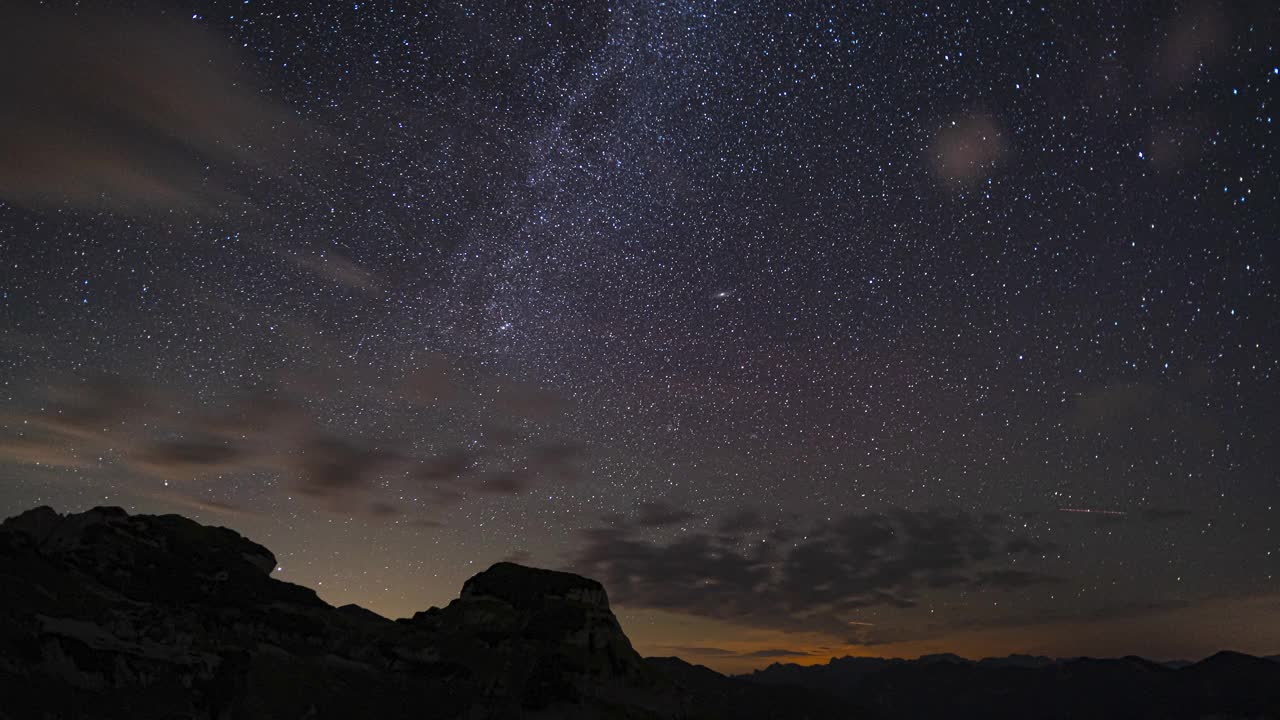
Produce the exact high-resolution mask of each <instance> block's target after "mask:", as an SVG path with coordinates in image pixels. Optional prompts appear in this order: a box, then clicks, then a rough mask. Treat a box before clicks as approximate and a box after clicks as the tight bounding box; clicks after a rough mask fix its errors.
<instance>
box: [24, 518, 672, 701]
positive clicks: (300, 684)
mask: <svg viewBox="0 0 1280 720" xmlns="http://www.w3.org/2000/svg"><path fill="white" fill-rule="evenodd" d="M275 566H276V561H275V557H274V556H273V555H272V554H271V553H270V551H268V550H267V549H266V548H264V547H262V546H260V545H258V544H256V543H253V542H251V541H249V540H247V539H245V538H243V537H241V536H240V535H239V534H237V533H235V532H233V531H231V530H228V529H225V528H218V527H207V526H203V525H200V524H198V523H195V522H193V521H191V520H188V519H186V518H183V517H180V516H177V515H163V516H150V515H132V516H131V515H129V514H128V513H126V512H125V511H123V510H121V509H119V508H95V509H93V510H89V511H87V512H83V513H78V514H70V515H59V514H58V513H56V512H54V511H53V510H51V509H49V508H44V507H42V508H36V509H35V510H31V511H29V512H26V513H23V514H22V515H19V516H17V517H14V518H10V519H9V520H6V521H5V522H4V523H2V524H0V718H4V717H6V715H5V714H6V713H8V716H11V717H42V718H68V719H70V718H90V717H92V718H150V717H156V718H161V717H163V718H210V719H213V718H218V719H222V718H294V717H313V718H330V717H331V718H352V717H378V718H424V717H426V718H515V717H537V716H545V717H581V718H594V717H627V718H658V717H672V716H673V715H672V710H671V709H672V708H676V707H678V706H679V703H678V701H677V700H676V699H675V698H673V697H672V692H673V686H672V685H671V684H670V682H669V681H668V680H667V679H666V678H665V676H663V675H662V673H660V672H658V671H656V670H654V669H653V668H651V667H649V666H648V665H646V664H645V663H644V662H643V660H641V658H640V656H639V655H637V654H636V652H635V650H634V649H632V647H631V643H630V641H629V640H628V639H627V637H626V635H625V634H624V633H623V632H622V628H621V627H620V626H619V624H618V621H617V619H616V618H615V617H614V615H613V613H612V612H611V611H610V609H609V602H608V598H607V596H606V594H605V591H604V588H603V587H601V586H600V584H599V583H596V582H595V581H592V580H588V579H586V578H582V577H579V576H576V575H571V574H568V573H560V572H553V571H549V570H537V569H533V568H526V567H522V566H519V565H514V564H511V563H499V564H498V565H495V566H493V567H492V568H490V569H489V570H486V571H485V572H482V573H480V574H478V575H476V576H475V577H473V578H471V579H470V580H468V581H467V583H466V585H465V586H464V588H463V591H462V594H461V596H460V597H459V598H458V599H457V600H455V601H453V602H451V603H450V604H449V605H448V606H446V607H444V608H433V609H431V610H430V611H427V612H424V613H419V614H418V615H417V616H415V617H414V618H413V619H412V620H402V621H394V622H393V621H391V620H387V619H385V618H383V617H381V616H379V615H377V614H375V613H372V612H370V611H368V610H365V609H363V608H360V607H357V606H354V605H349V606H345V607H343V608H333V607H331V606H329V605H328V604H326V603H324V602H323V601H321V600H320V599H319V598H318V597H317V596H316V595H315V593H314V592H312V591H311V590H309V589H307V588H302V587H299V586H296V585H292V584H289V583H286V582H281V581H279V580H276V579H274V578H272V577H271V576H270V573H271V571H272V570H273V569H274V568H275Z"/></svg>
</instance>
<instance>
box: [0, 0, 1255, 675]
mask: <svg viewBox="0 0 1280 720" xmlns="http://www.w3.org/2000/svg"><path fill="white" fill-rule="evenodd" d="M783 5H784V4H783V3H751V2H739V3H735V2H719V3H717V2H682V1H678V0H675V1H669V2H650V1H636V2H628V1H626V0H617V1H615V2H598V3H597V2H592V3H581V4H579V3H573V4H569V3H546V4H543V3H496V2H495V3H489V2H477V3H474V4H456V3H447V2H446V3H438V2H406V1H403V0H401V1H398V2H391V1H390V0H370V1H368V2H346V3H303V2H283V1H275V0H235V1H234V2H233V1H229V0H228V1H220V0H217V1H215V0H208V1H197V2H185V3H177V2H168V3H161V4H152V3H126V2H115V3H98V2H93V3H70V2H65V3H64V2H57V3H37V2H34V1H33V0H23V1H21V2H8V3H5V5H4V7H3V9H0V98H3V104H0V328H3V336H2V339H0V515H3V516H9V515H12V514H16V513H18V512H20V511H22V510H24V509H27V508H29V507H32V506H35V505H39V504H48V505H52V506H53V507H55V508H57V509H59V510H61V511H70V510H82V509H85V508H88V507H92V506H94V505H120V506H123V507H125V508H126V509H129V510H130V511H136V512H180V513H183V514H186V515H189V516H191V517H193V518H196V519H198V520H200V521H202V522H206V523H213V524H220V525H227V526H229V527H232V528H235V529H237V530H239V531H240V532H242V533H243V534H245V535H247V536H249V537H251V538H252V539H254V540H257V541H258V542H261V543H263V544H265V545H267V546H268V547H270V548H271V549H272V550H274V551H275V552H276V554H277V556H278V559H279V563H280V568H279V569H278V570H277V572H276V576H277V577H279V578H281V579H284V580H288V581H292V582H296V583H300V584H303V585H307V586H310V587H313V588H315V589H316V590H317V591H318V592H319V593H320V595H321V597H323V598H325V599H326V600H328V601H329V602H332V603H335V604H342V603H347V602H357V603H359V604H361V605H364V606H366V607H369V608H371V609H373V610H375V611H377V612H380V613H382V614H385V615H388V616H392V617H398V616H405V615H409V614H412V613H413V612H414V611H416V610H421V609H425V608H427V607H429V606H431V605H441V604H444V603H446V602H447V601H448V600H449V599H451V598H452V597H455V596H456V594H457V592H458V590H459V588H460V587H461V584H462V582H463V581H464V580H465V579H466V578H467V577H469V576H470V575H472V574H474V573H476V572H478V571H479V570H481V569H483V568H484V567H487V566H488V564H490V563H492V562H495V561H498V560H500V559H514V560H517V561H519V562H524V563H527V564H533V565H539V566H544V567H553V568H559V569H569V570H573V571H576V572H579V573H582V574H586V575H589V576H592V577H595V578H597V579H599V580H601V581H602V582H604V583H605V585H606V588H607V589H608V591H609V593H610V597H611V599H612V601H613V604H614V605H615V607H616V608H617V610H618V612H619V615H620V617H621V619H622V622H623V626H624V629H625V630H626V631H627V632H628V634H629V635H630V636H631V638H632V640H633V642H635V644H636V645H637V647H638V649H639V650H640V651H641V652H642V653H645V654H650V655H671V654H677V655H681V656H682V657H685V658H686V659H688V660H691V661H693V662H700V663H705V664H709V665H711V666H712V667H716V668H720V669H726V670H742V669H746V668H751V667H759V666H762V665H765V664H768V663H770V662H774V661H778V660H782V661H795V662H825V661H826V659H827V658H829V657H831V656H832V655H844V654H857V655H866V654H871V655H886V656H892V655H899V656H906V657H914V656H916V655H919V654H921V653H927V652H956V653H959V654H963V655H968V656H976V657H981V656H984V655H996V654H1006V653H1010V652H1030V653H1041V654H1047V655H1056V656H1069V655H1078V654H1092V655H1121V654H1130V653H1132V654H1142V655H1147V656H1150V657H1156V658H1175V657H1186V658H1198V657H1200V656H1204V655H1207V654H1210V653H1212V652H1214V651H1216V650H1218V649H1223V648H1231V649H1236V650H1241V651H1246V652H1254V653H1275V652H1280V624H1277V623H1275V622H1274V618H1275V617H1277V616H1280V517H1278V515H1277V512H1278V510H1280V508H1278V507H1277V506H1280V448H1278V447H1277V430H1276V428H1278V427H1280V391H1278V385H1277V379H1278V378H1277V373H1278V372H1280V367H1278V363H1280V351H1278V347H1277V342H1278V341H1280V295H1278V289H1277V282H1276V281H1277V259H1278V258H1277V253H1280V237H1278V235H1280V212H1278V210H1280V198H1277V191H1278V189H1280V184H1278V183H1277V181H1276V175H1277V171H1280V162H1278V161H1277V141H1278V140H1280V138H1277V127H1280V126H1278V125H1277V124H1274V123H1273V122H1272V115H1273V113H1275V112H1277V110H1280V106H1277V101H1278V100H1280V48H1277V42H1280V10H1278V9H1277V7H1276V6H1275V5H1274V4H1273V3H1271V2H1255V3H1226V2H1223V3H1214V2H1206V3H1194V2H1186V3H1132V2H1110V1H1107V2H1096V3H1091V4H1075V3H1045V4H1039V5H1038V4H1035V3H1016V4H1013V3H1010V4H1007V5H1005V4H999V3H957V4H955V6H954V7H953V6H952V4H950V3H941V4H932V3H930V4H918V3H896V2H894V3H889V2H885V3H854V2H837V3H829V4H825V5H818V4H814V3H803V4H797V5H796V6H794V7H791V8H789V9H785V8H784V7H783ZM108 6H110V7H108Z"/></svg>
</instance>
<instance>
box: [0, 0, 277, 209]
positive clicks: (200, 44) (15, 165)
mask: <svg viewBox="0 0 1280 720" xmlns="http://www.w3.org/2000/svg"><path fill="white" fill-rule="evenodd" d="M11 5H12V6H11ZM4 12H5V18H4V22H3V23H0V97H4V99H5V101H4V103H3V104H0V198H2V199H5V200H9V201H12V202H16V203H20V204H25V205H31V206H36V207H44V206H54V207H57V206H62V205H64V204H69V205H71V206H73V207H87V208H100V207H107V208H110V209H113V210H120V211H125V212H129V213H133V212H138V211H148V210H160V209H171V208H179V209H194V210H200V209H207V208H209V207H211V206H213V205H215V204H217V203H219V202H224V201H226V200H228V199H231V198H232V195H231V193H230V192H229V191H227V190H226V188H225V187H220V186H218V185H217V184H216V183H215V184H211V183H210V182H209V176H210V172H211V171H213V172H215V173H218V174H222V175H225V174H226V173H227V172H228V171H229V170H230V168H231V166H233V165H240V166H247V167H254V168H261V167H262V166H263V165H264V164H265V163H268V162H271V158H274V157H278V156H279V155H280V154H281V152H282V148H281V146H280V140H281V138H282V137H284V136H286V135H287V134H288V133H289V132H291V131H292V130H296V123H294V122H293V120H292V119H291V114H290V113H289V112H288V111H287V110H285V109H284V107H283V106H282V105H280V104H278V103H277V102H275V101H272V100H268V99H266V97H265V96H263V95H261V94H259V93H258V92H256V91H254V90H253V83H252V82H251V78H250V77H249V74H248V73H247V72H245V71H244V70H243V69H242V63H241V62H240V59H239V58H238V57H236V56H235V55H234V54H233V53H231V52H230V51H229V50H228V49H227V48H226V46H225V45H224V44H223V43H222V42H221V41H218V40H216V39H214V38H213V37H212V36H210V35H208V34H206V33H204V32H202V31H201V30H199V29H197V28H196V27H195V26H194V25H193V24H192V23H182V22H178V21H176V20H174V19H172V18H173V16H172V15H169V16H167V17H166V16H164V15H161V14H153V15H152V16H150V18H149V19H137V18H130V19H127V20H126V19H124V18H121V17H117V16H114V15H108V14H105V13H101V12H96V11H91V10H82V11H81V13H80V14H78V15H74V16H73V15H67V14H63V12H61V11H51V10H49V9H48V8H47V7H44V8H41V7H35V5H34V3H29V2H16V3H12V4H6V8H5V11H4Z"/></svg>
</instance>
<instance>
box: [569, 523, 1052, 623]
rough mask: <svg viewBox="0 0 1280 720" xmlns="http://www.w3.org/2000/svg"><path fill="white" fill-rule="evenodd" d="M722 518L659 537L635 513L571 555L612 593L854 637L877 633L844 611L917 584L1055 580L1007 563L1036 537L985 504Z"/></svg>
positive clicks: (630, 600)
mask: <svg viewBox="0 0 1280 720" xmlns="http://www.w3.org/2000/svg"><path fill="white" fill-rule="evenodd" d="M739 525H740V523H739ZM726 526H729V527H733V526H735V524H734V523H721V528H720V529H719V530H717V531H703V530H698V531H693V532H689V533H686V534H683V535H681V536H680V537H678V538H676V539H675V540H672V541H670V542H660V541H655V540H651V539H648V537H647V536H646V534H645V533H644V530H645V529H646V526H645V525H644V524H643V523H641V522H637V523H636V524H629V523H618V524H615V525H614V526H611V527H595V528H591V529H587V530H584V531H583V532H582V544H581V545H580V547H579V549H578V550H577V552H576V554H575V555H574V556H573V557H572V560H571V562H570V567H571V568H572V569H573V570H574V571H575V572H580V573H582V574H585V575H588V576H590V577H595V578H597V579H599V580H600V581H601V582H603V583H604V584H605V586H606V587H607V588H609V593H610V597H611V598H612V599H613V600H614V601H615V602H617V603H618V604H619V605H624V606H627V607H631V608H637V609H656V610H666V611H672V612H678V613H684V614H688V615H695V616H700V617H707V618H715V619H718V620H723V621H727V622H731V623H735V624H739V625H745V626H751V627H760V628H781V629H785V630H791V631H814V632H821V633H826V634H829V635H834V636H837V637H840V638H841V639H845V640H848V641H850V642H860V643H866V642H872V641H878V635H879V634H880V631H878V630H874V629H872V628H871V627H870V626H868V625H865V624H860V623H858V624H854V623H851V621H853V620H854V618H855V616H856V615H857V612H858V611H862V610H867V609H870V608H877V607H888V608H898V609H904V608H912V607H915V606H916V604H917V603H918V602H919V600H920V598H921V596H922V595H923V594H924V593H925V592H927V591H939V590H946V589H955V590H966V591H979V590H1009V589H1018V588H1025V587H1028V586H1031V585H1038V584H1041V583H1046V582H1053V581H1054V580H1055V578H1053V577H1050V576H1049V575H1046V574H1043V573H1040V572H1037V571H1034V570H1028V569H1023V568H1021V567H1018V566H1017V561H1019V560H1023V559H1028V558H1032V557H1035V556H1037V555H1040V554H1042V553H1043V552H1044V550H1045V546H1044V545H1043V544H1041V543H1039V542H1037V541H1035V540H1034V539H1031V538H1027V537H1024V536H1021V535H1018V534H1015V533H1012V532H1010V531H1008V530H1006V529H1005V528H1004V525H1003V521H1002V520H1001V519H1000V518H998V517H996V516H991V515H975V514H972V513H966V512H948V511H941V510H925V511H912V510H894V511H888V512H880V513H876V512H866V513H850V514H847V515H844V516H841V517H836V518H833V519H830V520H820V521H817V522H815V523H813V525H812V526H811V527H808V528H803V527H800V528H793V529H790V532H784V533H782V534H778V533H773V532H770V533H763V532H761V531H759V530H758V529H750V530H743V531H740V532H736V533H733V532H725V531H724V527H726Z"/></svg>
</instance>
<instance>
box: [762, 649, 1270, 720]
mask: <svg viewBox="0 0 1280 720" xmlns="http://www.w3.org/2000/svg"><path fill="white" fill-rule="evenodd" d="M739 679H741V680H745V681H747V682H751V683H755V684H760V685H770V686H774V687H801V688H806V689H809V690H812V691H814V692H822V693H829V694H831V695H835V696H837V697H839V698H842V699H844V700H846V701H848V702H850V703H854V704H857V705H858V706H861V707H863V708H865V709H867V710H869V711H871V712H872V713H873V714H875V715H877V716H880V717H902V718H941V717H945V718H975V719H976V718H1026V717H1038V718H1085V717H1091V718H1099V717H1114V718H1280V657H1277V656H1271V657H1266V658H1258V657H1254V656H1251V655H1245V654H1242V653H1235V652H1219V653H1217V654H1215V655H1213V656H1211V657H1208V658H1205V659H1204V660H1201V661H1199V662H1185V661H1181V662H1170V663H1160V662H1154V661H1150V660H1145V659H1143V658H1140V657H1124V658H1117V659H1096V658H1071V659H1051V658H1047V657H1040V656H1030V655H1010V656H1009V657H1004V658H986V659H983V660H977V661H972V660H966V659H964V658H961V657H958V656H956V655H929V656H925V657H921V658H919V659H917V660H898V659H891V660H890V659H882V658H858V657H844V658H835V659H833V660H831V661H830V662H828V663H827V664H826V665H814V666H808V667H802V666H799V665H791V664H785V665H784V664H774V665H771V666H769V667H768V668H765V669H764V670H757V671H756V672H754V673H751V674H750V675H743V676H739Z"/></svg>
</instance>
